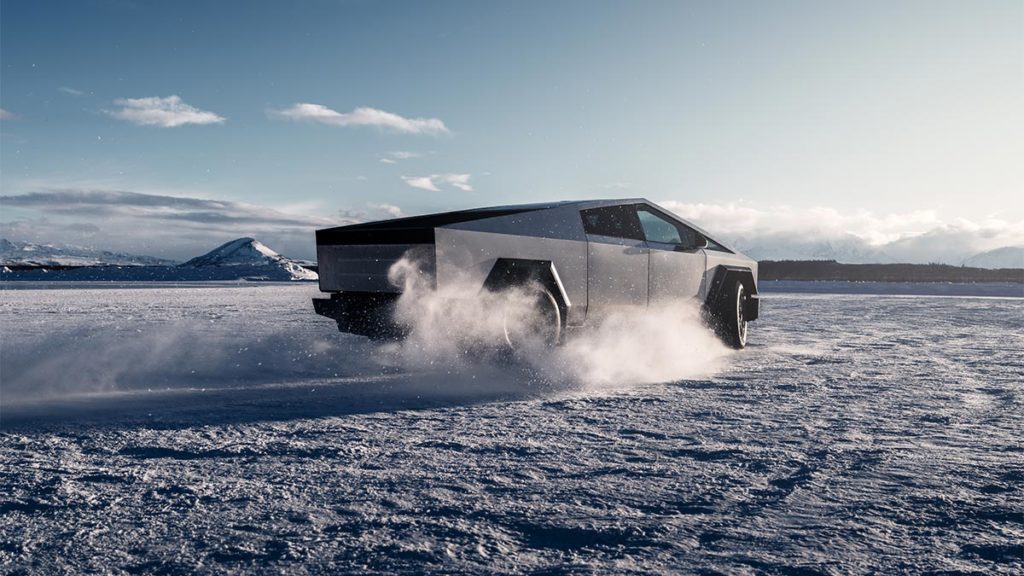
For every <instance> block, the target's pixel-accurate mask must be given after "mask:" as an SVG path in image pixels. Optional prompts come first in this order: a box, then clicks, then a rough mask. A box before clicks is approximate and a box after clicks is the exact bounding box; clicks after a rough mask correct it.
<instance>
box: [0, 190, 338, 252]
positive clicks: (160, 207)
mask: <svg viewBox="0 0 1024 576" xmlns="http://www.w3.org/2000/svg"><path fill="white" fill-rule="evenodd" d="M0 207H2V208H3V213H4V216H5V219H6V220H7V221H3V222H0V234H3V235H4V236H10V237H13V238H14V239H18V240H28V241H33V242H43V243H45V242H66V243H72V244H75V243H78V244H82V243H85V244H88V245H95V246H97V247H100V248H104V249H116V250H122V251H134V252H137V253H146V254H152V255H156V256H163V257H169V258H176V259H183V258H187V257H190V256H194V255H195V254H197V253H199V252H200V251H202V250H204V249H207V250H208V249H209V248H210V247H211V246H215V245H216V244H217V243H220V242H224V241H226V240H231V239H233V238H237V237H241V236H254V237H257V238H259V239H260V240H262V241H264V242H265V243H267V244H268V245H271V246H274V247H275V249H280V250H282V251H284V252H286V253H289V254H292V255H296V256H300V257H311V256H312V252H313V249H312V247H313V231H314V230H315V229H316V228H323V227H326V226H333V225H336V224H337V223H338V221H336V220H334V219H327V218H320V217H313V216H306V215H302V214H292V213H286V212H282V211H281V210H278V209H275V208H270V207H266V206H258V205H253V204H245V203H240V202H233V201H229V200H214V199H208V198H196V197H192V196H169V195H165V194H144V193H139V192H129V191H123V190H95V189H52V190H42V191H38V192H31V193H28V194H19V195H4V196H0ZM98 223H101V224H102V225H101V226H96V224H98Z"/></svg>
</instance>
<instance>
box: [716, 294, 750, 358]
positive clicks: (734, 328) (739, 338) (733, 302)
mask: <svg viewBox="0 0 1024 576" xmlns="http://www.w3.org/2000/svg"><path fill="white" fill-rule="evenodd" d="M747 296H748V294H747V289H746V288H745V287H744V286H743V283H742V282H736V283H734V284H733V285H732V286H730V287H729V291H728V292H727V293H726V297H725V298H724V299H723V300H722V304H721V308H720V309H719V310H718V328H719V330H718V332H719V334H718V335H719V337H721V338H722V340H723V341H725V343H726V344H728V345H729V346H731V347H732V348H735V349H737V350H741V349H743V348H745V347H746V346H747V320H746V318H745V317H744V310H745V309H746V305H747V299H748V298H747Z"/></svg>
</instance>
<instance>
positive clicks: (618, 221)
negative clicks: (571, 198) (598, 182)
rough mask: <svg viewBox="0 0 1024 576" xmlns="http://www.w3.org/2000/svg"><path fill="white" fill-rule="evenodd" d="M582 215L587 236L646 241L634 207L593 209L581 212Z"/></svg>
mask: <svg viewBox="0 0 1024 576" xmlns="http://www.w3.org/2000/svg"><path fill="white" fill-rule="evenodd" d="M580 215H581V216H582V217H583V229H584V230H585V231H586V233H587V234H593V235H596V236H614V237H616V238H630V239H633V240H643V239H644V234H643V230H642V229H641V227H640V220H639V219H638V218H637V214H636V208H635V207H634V206H629V205H627V206H605V207H603V208H591V209H589V210H581V211H580Z"/></svg>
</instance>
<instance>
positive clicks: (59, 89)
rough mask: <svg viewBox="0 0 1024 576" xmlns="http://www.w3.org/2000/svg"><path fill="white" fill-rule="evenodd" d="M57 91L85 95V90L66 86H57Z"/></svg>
mask: <svg viewBox="0 0 1024 576" xmlns="http://www.w3.org/2000/svg"><path fill="white" fill-rule="evenodd" d="M57 91H58V92H63V93H65V94H70V95H72V96H84V95H85V92H83V91H81V90H76V89H74V88H69V87H67V86H60V87H58V88H57Z"/></svg>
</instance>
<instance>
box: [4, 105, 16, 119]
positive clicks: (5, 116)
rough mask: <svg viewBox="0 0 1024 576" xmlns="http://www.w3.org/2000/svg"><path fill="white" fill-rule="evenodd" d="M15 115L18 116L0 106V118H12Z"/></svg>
mask: <svg viewBox="0 0 1024 576" xmlns="http://www.w3.org/2000/svg"><path fill="white" fill-rule="evenodd" d="M17 117H18V116H17V115H15V114H14V113H13V112H8V111H7V110H4V109H3V108H0V120H14V119H15V118H17Z"/></svg>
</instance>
